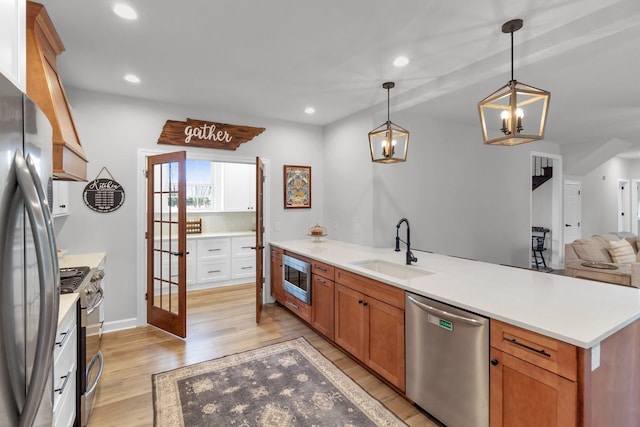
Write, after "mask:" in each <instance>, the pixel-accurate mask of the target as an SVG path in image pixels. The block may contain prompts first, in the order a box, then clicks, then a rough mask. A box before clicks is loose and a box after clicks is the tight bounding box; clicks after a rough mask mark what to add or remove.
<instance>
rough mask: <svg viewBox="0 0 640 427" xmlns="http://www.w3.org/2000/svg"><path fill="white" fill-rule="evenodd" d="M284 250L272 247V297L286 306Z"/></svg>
mask: <svg viewBox="0 0 640 427" xmlns="http://www.w3.org/2000/svg"><path fill="white" fill-rule="evenodd" d="M283 252H284V251H283V250H282V249H280V248H276V247H274V246H272V247H271V274H270V278H271V296H272V297H274V298H275V299H276V301H278V302H279V303H280V304H284V289H283V287H282V255H283Z"/></svg>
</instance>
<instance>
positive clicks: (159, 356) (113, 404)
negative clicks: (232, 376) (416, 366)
mask: <svg viewBox="0 0 640 427" xmlns="http://www.w3.org/2000/svg"><path fill="white" fill-rule="evenodd" d="M254 289H255V288H254V285H253V284H247V285H239V286H229V287H224V288H216V289H211V290H204V291H195V292H190V293H189V296H188V300H187V306H188V309H187V312H188V326H187V335H188V338H187V339H186V340H181V339H179V338H175V337H173V336H172V335H169V334H167V333H165V332H162V331H160V330H158V329H156V328H154V327H151V326H143V327H139V328H135V329H128V330H124V331H118V332H111V333H108V334H104V335H103V337H102V343H101V351H102V353H103V355H104V359H105V367H104V374H103V377H102V381H101V383H100V386H99V388H98V392H97V396H96V400H95V403H94V408H93V412H92V414H91V419H90V421H89V427H103V426H119V427H121V426H127V427H133V426H151V425H152V424H153V401H152V390H151V375H152V374H154V373H159V372H164V371H168V370H171V369H175V368H179V367H181V366H186V365H190V364H193V363H197V362H202V361H205V360H209V359H215V358H218V357H221V356H226V355H229V354H234V353H238V352H241V351H244V350H249V349H252V348H257V347H261V346H264V345H268V344H273V343H276V342H280V341H285V340H288V339H292V338H296V337H299V336H304V337H305V338H306V339H307V341H309V342H310V343H311V344H312V345H313V346H314V347H316V348H317V349H318V350H319V351H320V352H322V353H323V354H324V355H325V356H326V357H327V358H328V359H330V360H331V361H333V363H335V364H336V365H337V366H338V367H339V368H340V369H342V370H343V371H344V372H345V373H346V374H347V375H349V376H350V377H351V378H352V379H354V380H355V381H356V382H357V383H358V384H360V386H361V387H363V388H364V389H365V390H367V391H368V392H369V393H370V394H371V395H372V396H374V397H375V398H377V399H378V400H379V401H381V402H382V403H383V404H384V405H385V406H386V407H387V408H389V409H390V410H391V411H393V412H394V413H395V414H396V415H397V416H398V417H399V418H401V419H402V420H404V421H405V422H406V423H407V424H409V425H410V426H420V427H422V426H429V427H432V426H433V427H437V424H435V423H433V422H432V421H430V420H429V418H428V417H426V416H425V415H424V414H423V413H421V412H420V411H419V410H417V409H416V408H415V407H414V406H413V405H412V404H411V403H409V402H408V401H407V400H405V399H404V398H402V397H401V396H400V395H399V394H398V393H396V392H395V391H394V390H392V389H391V388H389V387H387V386H386V385H385V384H384V383H382V382H381V381H380V380H378V379H377V378H376V377H375V376H373V375H372V374H370V373H369V372H368V371H367V370H366V369H364V368H363V367H361V366H360V365H359V364H357V363H356V362H354V361H353V360H352V359H351V358H349V357H348V356H347V355H345V353H343V352H342V351H341V350H339V349H337V348H336V347H335V346H334V345H332V344H331V343H329V342H328V341H326V340H325V339H323V338H322V337H321V336H320V335H318V334H317V333H316V332H314V331H313V330H312V329H310V328H309V327H308V326H306V325H305V324H304V323H303V322H301V321H300V320H298V319H297V318H295V317H294V316H293V315H291V314H290V313H289V312H288V311H286V310H285V309H283V308H282V307H280V306H278V305H276V304H266V305H265V306H264V310H263V312H262V318H261V322H260V324H259V325H256V323H255V290H254Z"/></svg>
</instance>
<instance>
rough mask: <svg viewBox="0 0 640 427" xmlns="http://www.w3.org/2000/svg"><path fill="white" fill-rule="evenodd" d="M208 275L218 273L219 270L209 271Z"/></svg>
mask: <svg viewBox="0 0 640 427" xmlns="http://www.w3.org/2000/svg"><path fill="white" fill-rule="evenodd" d="M208 273H220V270H209V271H208Z"/></svg>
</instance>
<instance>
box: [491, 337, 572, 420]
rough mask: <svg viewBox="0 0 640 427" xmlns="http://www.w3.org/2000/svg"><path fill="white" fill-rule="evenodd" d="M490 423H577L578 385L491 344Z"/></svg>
mask: <svg viewBox="0 0 640 427" xmlns="http://www.w3.org/2000/svg"><path fill="white" fill-rule="evenodd" d="M491 361H492V364H495V366H492V367H491V377H490V378H491V386H490V390H491V393H490V401H491V410H490V426H491V427H503V426H504V427H510V426H545V427H565V426H566V427H574V426H576V425H577V424H576V422H577V421H576V415H577V400H578V385H577V382H575V381H570V380H568V379H566V378H563V377H561V376H559V375H556V374H553V373H551V372H549V371H547V370H545V369H542V368H540V367H538V366H536V365H533V364H531V363H528V362H525V361H523V360H521V359H518V358H517V357H514V356H511V355H510V354H508V353H504V352H502V351H500V350H496V349H495V348H491Z"/></svg>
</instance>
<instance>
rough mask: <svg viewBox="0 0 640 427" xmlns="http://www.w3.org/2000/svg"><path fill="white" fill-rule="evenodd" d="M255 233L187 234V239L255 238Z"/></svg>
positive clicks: (219, 232) (218, 232)
mask: <svg viewBox="0 0 640 427" xmlns="http://www.w3.org/2000/svg"><path fill="white" fill-rule="evenodd" d="M255 235H256V232H255V231H217V232H215V233H193V234H187V239H203V238H206V237H240V236H255Z"/></svg>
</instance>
